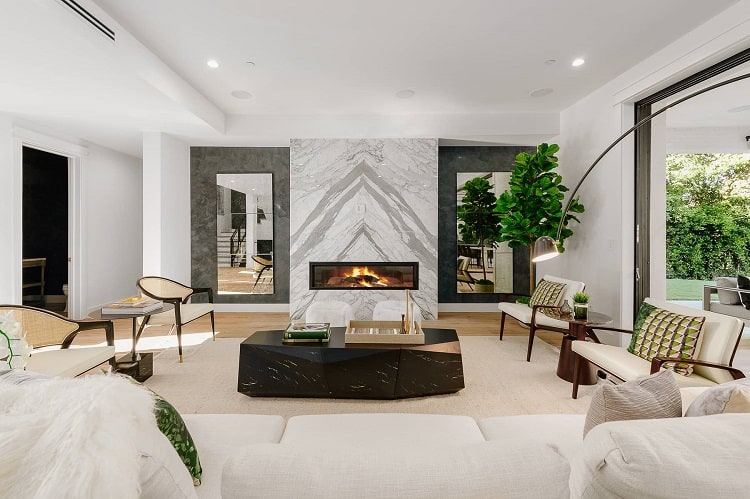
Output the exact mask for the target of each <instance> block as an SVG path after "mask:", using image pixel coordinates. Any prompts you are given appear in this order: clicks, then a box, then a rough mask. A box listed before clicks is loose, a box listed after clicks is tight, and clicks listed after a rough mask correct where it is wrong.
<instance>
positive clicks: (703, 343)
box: [571, 298, 745, 398]
mask: <svg viewBox="0 0 750 499" xmlns="http://www.w3.org/2000/svg"><path fill="white" fill-rule="evenodd" d="M644 301H645V302H646V303H648V304H650V305H653V306H655V307H658V308H662V309H664V310H668V311H670V312H673V313H675V314H680V315H688V316H703V317H705V318H706V321H705V322H704V323H703V329H702V330H701V334H700V337H699V338H700V339H699V345H698V348H697V351H696V352H695V354H694V356H693V359H669V358H666V357H655V358H654V359H653V360H652V361H648V360H646V359H643V358H641V357H639V356H637V355H635V354H632V353H630V352H628V350H627V347H620V346H615V345H607V344H604V343H593V342H590V341H574V342H573V343H572V344H571V349H572V350H573V352H575V355H576V357H575V364H576V367H575V375H574V377H573V398H576V397H577V396H578V378H579V375H580V372H581V369H584V368H585V362H583V361H589V362H591V363H592V364H594V365H596V366H598V367H599V368H600V369H602V370H603V371H606V372H607V373H608V374H610V375H611V376H613V377H615V378H617V379H619V380H621V381H630V380H633V379H635V378H638V377H640V376H648V375H649V374H653V373H656V372H658V371H659V369H661V368H662V365H663V364H664V363H665V362H669V361H675V360H679V361H680V363H688V364H693V365H694V368H693V372H692V374H690V376H683V375H681V374H677V373H674V378H675V380H676V381H677V384H678V385H679V387H680V388H687V387H694V386H697V387H711V386H714V385H716V384H719V383H726V382H727V381H732V380H733V379H739V378H744V377H745V375H744V374H743V373H742V371H740V370H739V369H735V368H734V367H732V361H733V360H734V354H735V352H736V351H737V345H739V342H740V338H741V337H742V328H743V326H744V323H743V322H742V321H741V320H740V319H738V318H736V317H729V316H728V315H722V314H717V313H715V312H709V311H708V310H699V309H697V308H690V307H683V306H681V305H676V304H674V303H670V302H667V301H662V300H655V299H653V298H646V299H645V300H644ZM590 329H594V330H604V331H616V332H619V333H625V334H631V335H632V334H633V332H632V331H629V330H626V329H620V328H615V327H609V326H591V327H590Z"/></svg>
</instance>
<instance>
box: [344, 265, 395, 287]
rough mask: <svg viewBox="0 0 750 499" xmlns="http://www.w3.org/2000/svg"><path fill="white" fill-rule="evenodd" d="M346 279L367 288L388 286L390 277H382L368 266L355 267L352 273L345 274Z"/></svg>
mask: <svg viewBox="0 0 750 499" xmlns="http://www.w3.org/2000/svg"><path fill="white" fill-rule="evenodd" d="M344 280H345V281H347V282H351V283H356V284H358V285H360V286H364V287H366V288H372V287H374V286H388V279H386V278H385V277H380V276H379V275H377V274H376V273H375V272H373V271H371V270H370V269H369V268H367V267H354V268H353V269H352V271H351V273H348V274H344Z"/></svg>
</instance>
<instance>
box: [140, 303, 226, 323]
mask: <svg viewBox="0 0 750 499" xmlns="http://www.w3.org/2000/svg"><path fill="white" fill-rule="evenodd" d="M213 309H214V304H213V303H185V304H184V305H180V318H181V319H182V323H183V324H186V323H188V322H190V321H192V320H195V319H197V318H198V317H200V316H202V315H206V314H207V313H209V312H211V311H212V310H213ZM148 323H149V325H151V326H155V325H159V324H174V323H175V318H174V309H172V310H168V311H166V312H161V313H159V314H153V315H151V318H150V319H149V320H148Z"/></svg>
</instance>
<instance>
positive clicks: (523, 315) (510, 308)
mask: <svg viewBox="0 0 750 499" xmlns="http://www.w3.org/2000/svg"><path fill="white" fill-rule="evenodd" d="M542 279H544V280H545V281H552V282H561V283H563V284H565V289H564V290H563V292H562V293H560V299H559V300H558V301H557V303H555V304H553V305H552V306H555V307H558V306H560V305H562V303H563V301H564V300H567V301H568V303H569V304H570V305H571V306H572V304H573V295H574V294H576V293H578V292H581V291H583V289H584V288H585V286H586V285H585V284H584V283H583V282H581V281H571V280H570V279H563V278H562V277H556V276H553V275H545V276H544V277H542ZM497 308H498V309H499V310H500V312H502V313H501V315H500V339H501V340H502V339H503V332H504V331H505V316H506V315H510V316H511V317H513V318H514V319H516V320H517V321H518V322H520V323H521V324H523V325H524V326H526V327H528V328H529V347H528V349H527V351H526V361H527V362H531V349H532V348H533V347H534V335H535V334H536V331H537V330H538V329H542V330H545V331H556V332H558V333H567V332H568V323H567V322H565V321H560V320H557V319H553V318H551V317H547V316H546V315H544V314H543V313H541V309H543V308H545V307H544V306H542V305H536V306H534V307H530V306H528V305H526V304H525V303H511V302H500V303H499V304H498V306H497Z"/></svg>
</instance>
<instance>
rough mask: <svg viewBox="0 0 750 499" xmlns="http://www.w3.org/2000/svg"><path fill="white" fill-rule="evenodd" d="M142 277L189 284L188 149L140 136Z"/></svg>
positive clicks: (163, 137) (157, 136)
mask: <svg viewBox="0 0 750 499" xmlns="http://www.w3.org/2000/svg"><path fill="white" fill-rule="evenodd" d="M143 275H159V276H163V277H167V278H170V279H174V280H176V281H179V282H183V283H186V284H189V283H190V147H189V146H188V145H187V144H185V143H183V142H181V141H179V140H177V139H175V138H174V137H171V136H169V135H167V134H165V133H162V132H144V134H143Z"/></svg>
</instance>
